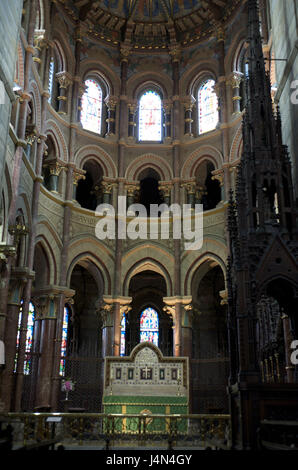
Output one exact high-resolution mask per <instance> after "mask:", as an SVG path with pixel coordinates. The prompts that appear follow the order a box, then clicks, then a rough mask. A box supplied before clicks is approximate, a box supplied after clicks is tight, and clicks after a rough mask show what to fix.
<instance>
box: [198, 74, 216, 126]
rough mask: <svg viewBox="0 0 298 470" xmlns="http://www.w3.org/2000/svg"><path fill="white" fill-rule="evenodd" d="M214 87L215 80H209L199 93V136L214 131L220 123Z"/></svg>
mask: <svg viewBox="0 0 298 470" xmlns="http://www.w3.org/2000/svg"><path fill="white" fill-rule="evenodd" d="M214 85H215V81H214V80H207V81H206V82H204V83H203V84H202V85H201V86H200V88H199V91H198V104H199V134H203V133H204V132H209V131H212V130H213V129H215V127H216V125H217V123H218V119H219V116H218V101H217V96H216V93H215V91H214V89H213V87H214Z"/></svg>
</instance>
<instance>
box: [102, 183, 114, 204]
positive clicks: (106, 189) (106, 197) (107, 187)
mask: <svg viewBox="0 0 298 470" xmlns="http://www.w3.org/2000/svg"><path fill="white" fill-rule="evenodd" d="M101 188H102V195H103V201H102V202H103V203H104V204H111V203H112V190H113V183H111V182H110V181H102V182H101Z"/></svg>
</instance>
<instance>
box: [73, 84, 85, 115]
mask: <svg viewBox="0 0 298 470" xmlns="http://www.w3.org/2000/svg"><path fill="white" fill-rule="evenodd" d="M85 92H86V85H85V84H84V83H79V85H78V99H77V102H78V105H77V113H76V121H77V122H80V121H81V111H82V98H83V95H84V94H85ZM73 99H74V98H73Z"/></svg>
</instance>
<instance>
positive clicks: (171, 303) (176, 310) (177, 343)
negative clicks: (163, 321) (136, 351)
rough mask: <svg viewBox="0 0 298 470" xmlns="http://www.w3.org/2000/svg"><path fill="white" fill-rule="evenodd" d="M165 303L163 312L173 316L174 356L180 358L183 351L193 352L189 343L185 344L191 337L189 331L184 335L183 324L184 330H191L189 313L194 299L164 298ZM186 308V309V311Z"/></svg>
mask: <svg viewBox="0 0 298 470" xmlns="http://www.w3.org/2000/svg"><path fill="white" fill-rule="evenodd" d="M163 301H164V303H165V306H164V308H163V310H164V311H165V312H166V313H167V314H168V315H170V316H171V318H172V320H173V355H174V356H176V357H178V356H181V353H182V349H183V350H185V351H191V349H190V346H189V344H188V343H184V340H186V341H188V340H187V337H188V336H189V331H188V332H187V331H185V332H184V333H183V335H182V324H183V325H184V326H183V328H189V324H190V322H189V317H190V316H189V313H186V312H190V310H191V307H190V303H191V301H192V297H180V296H175V297H164V298H163ZM184 306H186V309H184Z"/></svg>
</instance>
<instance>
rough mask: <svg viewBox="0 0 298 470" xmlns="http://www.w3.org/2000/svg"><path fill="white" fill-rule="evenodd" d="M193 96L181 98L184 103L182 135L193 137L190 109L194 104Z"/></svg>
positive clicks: (191, 109)
mask: <svg viewBox="0 0 298 470" xmlns="http://www.w3.org/2000/svg"><path fill="white" fill-rule="evenodd" d="M195 102H196V100H195V98H194V97H193V96H192V95H190V96H185V97H184V98H183V100H182V103H183V105H184V137H193V128H192V123H193V118H192V111H193V107H194V105H195Z"/></svg>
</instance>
